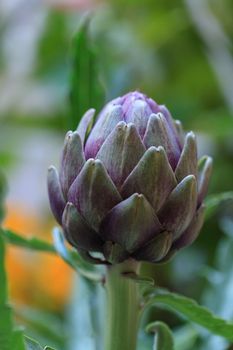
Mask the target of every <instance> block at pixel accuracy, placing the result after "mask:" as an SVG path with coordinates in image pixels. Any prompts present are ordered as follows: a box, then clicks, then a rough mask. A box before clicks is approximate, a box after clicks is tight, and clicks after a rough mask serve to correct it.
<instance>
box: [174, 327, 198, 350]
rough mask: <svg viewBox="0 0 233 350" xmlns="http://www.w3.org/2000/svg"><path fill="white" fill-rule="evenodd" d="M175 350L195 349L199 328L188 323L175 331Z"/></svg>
mask: <svg viewBox="0 0 233 350" xmlns="http://www.w3.org/2000/svg"><path fill="white" fill-rule="evenodd" d="M173 335H174V342H175V350H180V349H182V350H190V349H195V347H194V346H195V343H196V341H197V338H198V333H197V330H196V329H195V328H194V327H193V325H192V324H186V325H184V326H181V327H179V328H178V329H175V330H174V331H173Z"/></svg>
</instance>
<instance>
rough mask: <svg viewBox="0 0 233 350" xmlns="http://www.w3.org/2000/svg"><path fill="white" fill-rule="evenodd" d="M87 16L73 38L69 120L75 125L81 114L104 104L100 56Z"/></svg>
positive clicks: (71, 126) (73, 127)
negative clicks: (99, 63) (93, 40)
mask: <svg viewBox="0 0 233 350" xmlns="http://www.w3.org/2000/svg"><path fill="white" fill-rule="evenodd" d="M89 22H90V19H89V18H87V19H85V21H84V22H83V23H82V25H81V27H80V29H79V30H78V31H77V33H76V34H75V36H74V39H73V67H72V76H71V87H70V99H71V122H70V128H71V129H72V130H73V129H75V128H76V127H77V125H78V123H79V121H80V119H81V117H82V115H83V114H84V113H85V112H86V111H87V110H88V109H90V108H95V109H96V110H97V111H98V110H99V109H100V107H101V106H102V105H103V104H104V100H105V92H104V89H103V86H102V84H101V82H100V77H99V71H98V62H99V61H100V57H99V55H98V52H97V50H96V48H94V47H93V44H92V42H91V38H90V36H89Z"/></svg>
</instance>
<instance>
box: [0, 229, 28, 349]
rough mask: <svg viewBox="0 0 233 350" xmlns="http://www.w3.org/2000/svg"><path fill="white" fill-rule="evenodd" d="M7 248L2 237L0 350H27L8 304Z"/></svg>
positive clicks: (0, 238) (0, 240)
mask: <svg viewBox="0 0 233 350" xmlns="http://www.w3.org/2000/svg"><path fill="white" fill-rule="evenodd" d="M4 261H5V247H4V241H3V239H2V237H1V236H0V286H1V287H0V349H1V350H25V345H24V341H23V338H22V332H21V331H20V330H14V323H13V318H12V310H11V307H10V306H9V305H7V303H8V293H7V278H6V273H5V267H4V266H5V264H4Z"/></svg>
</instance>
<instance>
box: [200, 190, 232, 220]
mask: <svg viewBox="0 0 233 350" xmlns="http://www.w3.org/2000/svg"><path fill="white" fill-rule="evenodd" d="M229 200H233V191H229V192H222V193H217V194H213V195H210V196H208V197H207V198H206V200H205V205H206V212H205V218H206V219H209V218H210V217H211V216H213V215H214V214H215V212H216V210H217V209H218V207H219V205H220V204H222V203H223V202H226V201H229Z"/></svg>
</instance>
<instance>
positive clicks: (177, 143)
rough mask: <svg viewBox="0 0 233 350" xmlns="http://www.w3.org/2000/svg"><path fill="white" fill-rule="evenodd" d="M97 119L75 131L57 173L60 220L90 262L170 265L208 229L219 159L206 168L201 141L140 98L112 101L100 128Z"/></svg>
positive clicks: (53, 192) (53, 177) (53, 173)
mask: <svg viewBox="0 0 233 350" xmlns="http://www.w3.org/2000/svg"><path fill="white" fill-rule="evenodd" d="M94 112H95V111H94V110H92V109H91V110H89V111H87V112H86V114H85V115H84V116H83V118H82V120H81V122H80V124H79V126H78V128H77V130H76V131H74V132H71V131H69V132H68V134H67V136H66V139H65V145H64V149H63V153H62V159H61V165H60V170H59V172H57V170H56V169H55V168H54V167H50V169H49V174H48V191H49V198H50V203H51V208H52V211H53V214H54V216H55V218H56V219H57V221H58V222H59V223H60V224H61V225H62V227H63V230H64V234H65V236H66V238H67V240H68V241H69V243H70V244H71V245H73V246H74V247H76V248H77V249H78V250H79V251H80V252H83V253H85V255H86V256H87V255H90V253H91V252H100V253H102V254H103V257H104V261H105V262H106V263H118V262H122V261H124V260H126V259H128V258H130V257H131V258H134V259H136V260H142V261H150V262H153V263H156V262H161V261H165V260H167V259H168V258H169V257H170V256H172V255H173V254H174V252H176V251H177V250H178V249H180V248H183V247H184V246H187V245H189V244H191V243H192V242H193V241H194V240H195V239H196V237H197V235H198V233H199V231H200V229H201V226H202V224H203V217H204V207H203V204H202V202H203V199H204V197H205V195H206V192H207V188H208V182H209V178H210V173H211V169H212V160H211V158H210V157H207V156H204V157H202V158H201V159H200V161H199V162H198V159H197V145H196V138H195V135H194V134H193V133H192V132H189V133H187V134H186V135H184V134H183V132H182V127H181V123H180V122H179V121H174V120H173V119H172V117H171V115H170V113H169V111H168V110H167V109H166V107H165V106H161V105H158V104H156V102H155V101H153V100H152V99H150V98H147V97H146V96H145V95H143V94H141V93H139V92H132V93H129V94H127V95H125V96H123V97H119V98H117V99H115V100H113V101H111V102H109V103H108V104H107V105H106V106H105V107H104V108H103V110H102V111H101V112H100V114H99V115H98V116H97V118H96V121H95V123H94V122H93V119H94ZM93 124H94V125H93Z"/></svg>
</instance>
